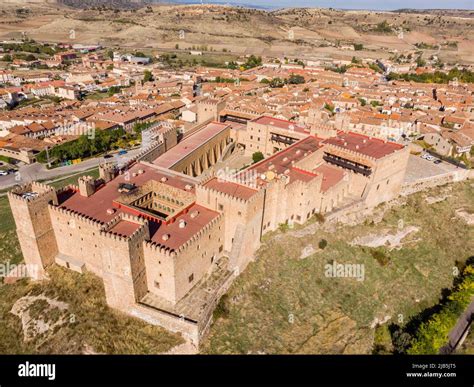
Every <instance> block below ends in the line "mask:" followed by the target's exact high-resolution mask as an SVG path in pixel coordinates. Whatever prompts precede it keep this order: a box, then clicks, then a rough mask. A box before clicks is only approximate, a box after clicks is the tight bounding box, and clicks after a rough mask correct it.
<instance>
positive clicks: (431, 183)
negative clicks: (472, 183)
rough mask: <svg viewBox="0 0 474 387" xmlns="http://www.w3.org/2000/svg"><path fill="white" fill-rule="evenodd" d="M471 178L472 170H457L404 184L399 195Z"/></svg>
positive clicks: (473, 174)
mask: <svg viewBox="0 0 474 387" xmlns="http://www.w3.org/2000/svg"><path fill="white" fill-rule="evenodd" d="M473 178H474V170H468V169H458V170H456V171H453V172H448V173H444V174H442V175H437V176H432V177H427V178H424V179H418V180H415V181H413V182H408V183H404V184H403V186H402V190H401V195H403V196H408V195H411V194H413V193H416V192H419V191H423V190H425V189H428V188H433V187H437V186H440V185H444V184H448V183H454V182H458V181H463V180H466V179H473Z"/></svg>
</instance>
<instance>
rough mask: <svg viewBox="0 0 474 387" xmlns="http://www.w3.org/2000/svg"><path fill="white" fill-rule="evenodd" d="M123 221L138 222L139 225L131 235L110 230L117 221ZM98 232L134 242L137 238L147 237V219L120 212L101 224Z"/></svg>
mask: <svg viewBox="0 0 474 387" xmlns="http://www.w3.org/2000/svg"><path fill="white" fill-rule="evenodd" d="M123 221H126V222H132V223H135V224H139V225H140V227H139V228H138V229H137V230H135V231H134V232H133V233H132V234H131V235H128V236H124V235H120V234H118V233H115V232H113V231H111V230H112V229H113V227H114V226H116V225H117V224H118V223H120V222H123ZM100 234H101V235H103V236H106V237H110V238H112V239H115V240H120V241H122V242H124V241H131V242H135V241H137V240H141V241H143V240H144V239H146V238H148V237H149V229H148V220H146V219H143V218H140V217H137V216H134V215H130V214H126V213H123V212H122V213H120V214H118V215H117V216H116V217H114V218H113V219H112V220H110V221H109V222H107V223H105V224H104V225H103V226H102V229H101V230H100Z"/></svg>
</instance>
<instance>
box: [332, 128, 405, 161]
mask: <svg viewBox="0 0 474 387" xmlns="http://www.w3.org/2000/svg"><path fill="white" fill-rule="evenodd" d="M323 142H324V143H325V144H329V145H335V146H338V147H341V148H345V149H347V150H350V151H352V152H357V153H360V154H362V155H365V156H368V157H373V158H375V159H381V158H383V157H385V156H387V155H389V154H392V153H394V152H396V151H399V150H400V149H403V148H404V145H401V144H397V143H395V142H390V141H385V140H381V139H378V138H373V137H369V136H365V135H363V134H359V133H354V132H348V133H344V132H339V134H338V135H337V136H336V137H331V138H328V139H326V140H324V141H323Z"/></svg>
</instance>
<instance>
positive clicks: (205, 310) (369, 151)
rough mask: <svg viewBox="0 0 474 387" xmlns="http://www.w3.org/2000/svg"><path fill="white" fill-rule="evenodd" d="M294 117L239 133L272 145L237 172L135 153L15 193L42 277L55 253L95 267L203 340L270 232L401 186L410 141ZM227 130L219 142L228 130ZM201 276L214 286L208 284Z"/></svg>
mask: <svg viewBox="0 0 474 387" xmlns="http://www.w3.org/2000/svg"><path fill="white" fill-rule="evenodd" d="M275 125H276V126H275ZM292 125H293V124H292V123H289V122H283V121H282V120H279V122H278V123H276V124H275V121H274V120H273V119H269V118H265V119H264V120H256V121H255V120H254V121H253V122H249V123H248V127H247V133H244V135H243V136H242V140H241V141H239V142H240V144H241V145H242V146H244V147H246V149H250V145H251V144H258V146H259V147H261V148H257V149H261V151H262V152H263V153H264V154H265V155H267V156H268V157H267V158H265V159H264V160H262V161H261V162H259V163H256V164H253V165H251V166H250V167H248V168H247V169H246V170H244V171H241V172H239V173H238V174H237V175H235V176H218V177H216V176H213V175H211V176H206V177H205V178H204V177H202V178H200V179H199V178H193V177H191V176H187V175H185V174H183V173H180V172H179V171H174V170H171V169H167V168H164V167H162V166H159V165H154V164H152V163H151V162H146V161H139V162H136V161H133V162H132V163H131V164H129V165H127V171H125V173H124V171H120V170H118V169H117V168H115V167H113V166H112V165H109V164H105V165H102V166H101V167H100V177H101V178H100V179H98V180H94V179H93V178H91V177H87V176H85V177H82V178H80V179H79V180H78V186H77V187H76V186H69V187H66V188H65V189H62V190H55V189H54V188H52V187H49V186H45V185H42V184H38V183H33V184H31V185H29V186H24V187H21V188H16V189H15V190H13V191H12V192H10V193H9V194H8V197H9V200H10V204H11V207H12V211H13V216H14V218H15V222H16V225H17V230H18V237H19V240H20V245H21V248H22V251H23V255H24V259H25V262H26V263H29V264H34V265H38V266H39V267H40V268H41V271H40V272H41V277H43V278H44V277H45V271H44V269H45V268H47V267H48V266H50V265H52V264H53V263H55V262H56V263H57V264H60V265H63V266H65V267H68V268H70V269H72V270H76V271H79V272H82V271H84V270H89V271H91V272H93V273H95V274H96V275H97V276H99V277H100V278H102V279H103V282H104V287H105V293H106V298H107V302H108V304H109V305H110V306H112V307H114V308H117V309H120V310H122V311H125V312H127V313H130V314H132V315H135V316H137V317H140V318H143V319H145V320H147V321H150V322H152V323H156V324H159V325H162V326H164V327H165V328H168V329H170V330H173V331H178V332H181V333H183V335H185V336H186V337H188V338H189V339H190V340H192V341H193V342H194V343H195V344H196V345H198V343H199V340H200V338H201V337H202V335H203V334H204V333H205V332H206V330H207V329H208V327H209V324H210V319H211V317H212V310H213V308H214V307H215V305H216V304H217V302H218V300H219V297H220V296H221V295H222V294H223V293H224V292H225V291H226V289H227V288H228V286H230V283H231V282H232V278H234V277H235V275H236V274H239V273H240V272H242V271H243V270H244V269H245V268H246V266H247V265H248V263H249V262H251V260H252V259H253V257H254V254H255V251H256V250H257V249H258V248H259V246H260V240H261V237H262V235H263V234H265V233H267V232H270V231H273V230H275V229H277V228H278V227H279V226H280V225H281V224H283V223H288V224H292V223H299V224H303V223H304V222H306V221H307V220H308V219H309V218H311V217H312V216H313V215H315V214H319V213H322V214H324V213H331V212H332V211H334V210H337V209H338V208H341V207H343V206H348V205H349V206H350V205H357V206H358V205H363V206H364V207H365V208H367V207H368V208H370V207H373V206H376V205H377V204H379V203H380V202H382V201H387V200H391V199H393V198H394V197H396V196H398V195H399V193H400V190H401V188H402V182H403V178H404V174H405V170H406V164H407V160H408V150H407V148H405V147H402V146H399V145H398V144H392V143H387V142H383V141H381V140H375V139H371V138H369V137H365V136H361V135H356V134H351V133H338V134H337V136H336V137H328V138H319V137H316V136H314V135H312V134H311V133H310V131H309V130H305V129H303V128H301V127H298V128H296V127H292ZM259 129H260V130H261V131H262V133H263V132H264V133H265V136H266V137H265V138H264V139H262V140H261V141H258V139H257V142H255V141H254V139H251V138H250V133H258V130H259ZM256 131H257V132H256ZM167 133H168V132H167ZM222 133H223V134H222V136H223V137H222V139H220V140H219V142H218V144H220V143H221V142H222V141H225V138H226V136H228V135H229V131H228V130H227V131H225V132H222ZM291 135H294V139H293V140H294V141H293V140H292V141H286V140H287V139H288V138H289V136H291ZM272 136H276V137H273V139H272ZM262 138H263V134H262ZM282 139H283V142H281V141H280V140H282ZM161 143H163V141H161ZM207 144H208V143H207V142H205V143H204V144H203V151H206V149H207V148H206V146H207ZM275 144H279V145H275ZM256 146H257V145H256ZM280 148H281V150H279V149H280ZM173 149H177V148H171V149H170V150H169V152H173ZM208 166H209V165H208ZM208 166H207V167H208ZM203 169H205V168H203ZM201 172H202V171H201ZM28 192H34V193H35V194H34V195H33V196H31V195H30V196H28V195H27V193H28ZM361 203H362V204H361ZM216 272H219V273H221V275H220V277H219V278H220V279H218V280H216V279H213V278H214V277H215V275H216ZM203 288H206V289H213V290H212V291H207V290H206V291H205V292H204V293H199V292H202V289H203ZM198 294H205V295H206V297H207V298H206V300H205V301H203V300H202V296H197V295H198Z"/></svg>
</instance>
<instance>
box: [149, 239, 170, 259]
mask: <svg viewBox="0 0 474 387" xmlns="http://www.w3.org/2000/svg"><path fill="white" fill-rule="evenodd" d="M145 246H146V247H147V248H149V249H151V250H152V251H155V252H158V253H160V254H163V255H164V256H167V257H174V256H175V255H176V251H175V250H174V249H171V248H169V247H167V246H164V245H162V244H161V243H158V242H153V241H146V242H145Z"/></svg>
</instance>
